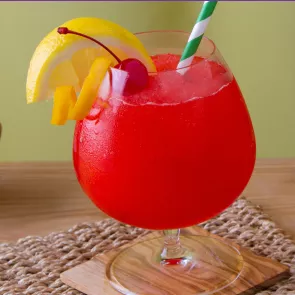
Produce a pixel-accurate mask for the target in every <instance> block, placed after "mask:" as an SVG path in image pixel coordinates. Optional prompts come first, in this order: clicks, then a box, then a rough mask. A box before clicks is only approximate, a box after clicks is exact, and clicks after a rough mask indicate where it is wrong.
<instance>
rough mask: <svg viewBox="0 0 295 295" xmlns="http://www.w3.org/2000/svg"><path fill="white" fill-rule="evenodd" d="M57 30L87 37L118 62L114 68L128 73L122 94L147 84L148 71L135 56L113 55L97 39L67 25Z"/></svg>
mask: <svg viewBox="0 0 295 295" xmlns="http://www.w3.org/2000/svg"><path fill="white" fill-rule="evenodd" d="M57 32H58V33H59V34H63V35H66V34H73V35H78V36H81V37H84V38H87V39H89V40H91V41H93V42H95V43H97V44H98V45H100V46H101V47H103V48H104V49H105V50H106V51H108V52H109V53H110V54H111V55H112V56H113V57H114V58H115V59H116V61H117V62H118V64H117V65H116V66H115V68H116V69H120V70H122V71H125V72H127V73H128V78H127V81H126V84H125V88H124V90H123V95H131V94H134V93H136V92H139V91H141V90H143V89H144V88H145V87H146V86H147V84H148V71H147V68H146V67H145V65H144V64H143V63H142V62H141V61H140V60H138V59H135V58H127V59H125V60H121V59H120V58H119V57H118V56H117V55H115V54H114V53H113V52H112V51H111V50H110V49H109V48H107V47H106V46H105V45H103V44H102V43H101V42H99V41H98V40H96V39H94V38H92V37H90V36H87V35H85V34H82V33H79V32H75V31H72V30H69V29H68V28H67V27H59V28H58V29H57Z"/></svg>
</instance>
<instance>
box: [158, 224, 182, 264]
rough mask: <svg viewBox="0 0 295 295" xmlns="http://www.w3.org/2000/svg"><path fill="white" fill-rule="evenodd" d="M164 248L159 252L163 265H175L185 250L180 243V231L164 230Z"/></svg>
mask: <svg viewBox="0 0 295 295" xmlns="http://www.w3.org/2000/svg"><path fill="white" fill-rule="evenodd" d="M163 233H164V247H163V250H162V252H161V260H162V263H163V264H177V263H178V260H182V259H183V257H184V255H185V252H186V251H185V249H184V248H183V247H182V246H181V243H180V238H179V235H180V229H172V230H164V231H163Z"/></svg>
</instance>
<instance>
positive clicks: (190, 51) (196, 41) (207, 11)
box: [177, 1, 217, 74]
mask: <svg viewBox="0 0 295 295" xmlns="http://www.w3.org/2000/svg"><path fill="white" fill-rule="evenodd" d="M216 4H217V1H205V2H204V3H203V6H202V9H201V12H200V14H199V16H198V19H197V22H196V24H195V26H194V28H193V30H192V32H191V34H190V36H189V39H188V41H187V43H186V46H185V48H184V50H183V53H182V56H181V58H180V62H179V64H178V66H177V71H178V72H179V73H180V74H184V73H185V72H186V71H187V70H188V68H185V67H189V66H190V65H191V63H192V61H193V59H194V56H195V53H196V52H197V50H198V47H199V45H200V43H201V40H202V37H203V36H204V32H205V30H206V28H207V26H208V24H209V21H210V19H211V16H212V14H213V11H214V9H215V6H216Z"/></svg>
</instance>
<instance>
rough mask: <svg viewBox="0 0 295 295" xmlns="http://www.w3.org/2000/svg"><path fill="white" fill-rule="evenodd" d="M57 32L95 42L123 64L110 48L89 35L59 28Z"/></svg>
mask: <svg viewBox="0 0 295 295" xmlns="http://www.w3.org/2000/svg"><path fill="white" fill-rule="evenodd" d="M57 32H58V33H59V34H61V35H66V34H73V35H77V36H81V37H84V38H86V39H89V40H91V41H93V42H95V43H96V44H98V45H100V46H101V47H103V48H104V49H105V50H106V51H107V52H109V53H110V54H111V55H112V56H113V57H114V58H115V59H116V60H117V62H118V63H121V62H122V61H121V60H120V58H119V57H118V56H117V55H116V54H115V53H113V52H112V51H111V50H110V49H109V48H107V47H106V46H105V45H103V44H102V43H101V42H99V41H97V40H96V39H94V38H92V37H90V36H87V35H84V34H82V33H79V32H75V31H72V30H69V29H68V28H67V27H59V28H58V29H57Z"/></svg>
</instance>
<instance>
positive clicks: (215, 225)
mask: <svg viewBox="0 0 295 295" xmlns="http://www.w3.org/2000/svg"><path fill="white" fill-rule="evenodd" d="M201 226H202V227H204V228H205V229H206V230H208V231H210V232H212V233H214V234H217V235H220V236H222V237H226V238H228V239H232V240H234V241H236V242H237V243H238V244H240V245H242V246H244V247H246V248H249V249H251V250H252V251H254V252H255V253H256V254H258V255H262V256H267V257H270V258H273V259H276V260H278V261H280V262H281V263H284V264H287V265H288V266H290V267H291V273H292V276H291V277H290V278H289V279H288V280H285V281H282V282H279V283H278V284H276V285H274V286H273V287H271V288H270V289H268V290H265V291H263V292H260V293H258V294H260V295H270V294H272V295H295V245H294V243H293V242H292V240H291V239H290V238H288V237H287V236H286V235H285V234H284V233H283V231H282V230H281V229H279V228H278V227H277V226H276V225H275V223H274V222H273V221H271V220H270V219H269V217H268V216H266V215H265V214H264V213H263V212H262V210H261V209H260V208H259V207H257V206H254V205H253V204H252V203H251V202H249V201H248V200H246V199H245V198H243V197H242V198H240V199H238V200H237V201H236V202H235V203H234V204H233V205H232V206H231V207H230V208H228V209H227V210H226V211H224V212H223V213H222V214H220V215H219V216H218V217H216V218H214V219H211V220H209V221H207V222H206V223H203V224H202V225H201ZM147 233H148V232H147V231H145V230H142V229H137V228H134V227H130V226H126V225H123V224H120V223H118V222H116V221H115V220H112V219H106V220H103V221H100V222H97V223H83V224H79V225H76V226H74V227H72V228H70V229H69V230H67V231H63V232H57V233H51V234H49V235H48V236H46V237H32V236H30V237H26V238H23V239H20V240H19V241H17V242H16V243H10V244H0V294H1V295H26V294H34V295H41V294H42V295H45V294H48V295H49V294H66V295H74V294H75V295H78V294H82V293H80V292H78V291H76V290H74V289H72V288H70V287H68V286H66V285H65V284H63V283H62V282H61V280H60V278H59V276H60V274H61V273H62V272H64V271H65V270H67V269H69V268H72V267H73V266H76V265H78V264H80V263H82V262H84V261H87V260H89V259H91V258H92V257H93V256H95V255H96V254H99V253H102V252H104V251H108V250H110V249H113V248H115V247H118V246H120V245H123V244H125V243H128V242H129V241H131V240H133V239H135V238H136V237H138V236H141V235H145V234H147Z"/></svg>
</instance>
